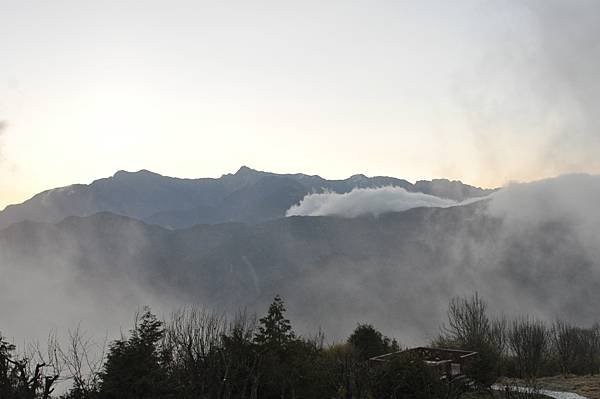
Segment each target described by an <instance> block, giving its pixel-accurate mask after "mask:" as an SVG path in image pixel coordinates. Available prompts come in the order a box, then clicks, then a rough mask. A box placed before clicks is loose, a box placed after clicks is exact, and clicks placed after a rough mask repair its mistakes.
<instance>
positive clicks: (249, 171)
mask: <svg viewBox="0 0 600 399" xmlns="http://www.w3.org/2000/svg"><path fill="white" fill-rule="evenodd" d="M253 173H258V171H257V170H254V169H252V168H249V167H247V166H246V165H242V167H241V168H239V169H238V171H237V172H235V175H236V176H243V175H249V174H253Z"/></svg>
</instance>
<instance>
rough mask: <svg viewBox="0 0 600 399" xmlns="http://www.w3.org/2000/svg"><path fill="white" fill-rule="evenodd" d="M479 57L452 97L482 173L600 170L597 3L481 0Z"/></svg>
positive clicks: (503, 176) (539, 174)
mask: <svg viewBox="0 0 600 399" xmlns="http://www.w3.org/2000/svg"><path fill="white" fill-rule="evenodd" d="M484 8H485V9H486V10H487V13H486V15H485V16H486V20H487V24H488V26H489V28H488V29H486V30H482V32H481V39H480V40H481V42H482V49H483V53H482V56H481V58H479V59H477V60H476V61H475V62H473V64H472V67H471V68H467V69H465V70H463V71H461V72H460V75H458V76H460V79H457V82H456V86H455V89H456V91H455V94H456V98H457V101H458V104H460V106H461V107H462V109H463V111H464V113H465V116H466V123H467V126H466V128H467V130H468V131H469V132H470V133H471V136H472V140H473V141H472V143H473V145H474V148H475V149H476V154H477V155H476V156H477V157H478V158H479V162H478V164H479V165H480V170H481V171H482V173H485V174H486V175H491V176H495V177H496V178H497V179H498V178H499V179H501V180H505V181H508V180H510V179H511V178H514V177H515V176H519V178H522V179H530V178H539V177H542V176H556V175H559V174H564V173H573V172H584V171H586V172H592V173H598V172H600V160H599V158H598V157H597V154H598V152H599V151H600V135H599V134H598V130H599V129H600V123H598V118H597V115H596V114H597V109H598V107H600V81H599V80H598V79H597V78H596V75H597V71H598V70H599V69H600V46H598V45H597V40H596V38H597V37H599V35H600V2H598V1H593V0H582V1H577V2H568V1H562V0H525V1H518V2H516V1H513V2H502V3H490V4H488V5H487V8H486V7H484Z"/></svg>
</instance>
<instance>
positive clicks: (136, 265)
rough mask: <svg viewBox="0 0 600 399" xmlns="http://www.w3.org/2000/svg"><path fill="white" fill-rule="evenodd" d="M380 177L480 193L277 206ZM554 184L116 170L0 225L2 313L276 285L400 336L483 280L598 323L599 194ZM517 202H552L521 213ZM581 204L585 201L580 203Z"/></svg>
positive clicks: (509, 297) (549, 311)
mask: <svg viewBox="0 0 600 399" xmlns="http://www.w3.org/2000/svg"><path fill="white" fill-rule="evenodd" d="M577 179H579V180H581V181H579V180H577ZM565 181H568V182H570V183H569V184H570V185H569V187H570V189H573V188H574V187H579V186H581V187H596V188H600V179H599V178H597V177H589V176H588V177H584V178H569V179H566V180H565ZM573 181H576V182H577V184H576V185H575V184H572V182H573ZM550 183H552V184H551V187H554V186H558V187H561V185H562V184H563V183H561V182H560V181H559V182H558V183H556V184H555V182H554V181H552V182H550ZM559 183H560V184H559ZM385 185H398V186H400V187H403V188H405V189H406V190H407V191H417V190H421V191H422V192H425V191H427V193H435V194H437V195H439V196H443V197H446V198H452V199H454V200H456V201H462V200H463V199H465V198H472V197H483V196H486V198H485V199H482V200H480V201H478V202H475V203H469V204H465V205H461V204H460V203H458V202H457V205H456V206H451V207H444V208H435V207H418V208H413V209H409V210H406V211H404V212H388V213H383V214H380V215H378V216H374V215H369V214H366V215H361V216H358V217H337V216H319V217H311V216H293V217H284V215H285V211H286V209H287V208H289V206H291V205H293V204H295V203H296V202H298V201H300V200H301V199H302V198H303V196H304V195H306V194H307V193H311V192H314V191H322V190H330V191H335V192H339V193H344V192H348V191H350V190H352V189H353V188H355V187H363V188H364V187H379V186H385ZM546 186H548V184H545V183H543V184H541V185H540V183H538V184H537V185H536V183H532V184H528V185H523V186H522V187H517V188H515V189H511V188H510V187H509V188H507V189H503V190H500V191H499V192H497V194H496V193H495V194H492V195H491V196H490V194H491V193H492V191H490V190H483V189H478V188H475V187H471V186H467V185H463V184H462V183H459V182H449V181H446V180H438V181H433V182H418V183H417V184H414V185H413V184H410V183H408V182H406V181H404V180H400V179H393V178H384V177H379V178H367V177H364V176H360V175H359V176H353V177H352V178H350V179H346V180H340V181H327V180H324V179H322V178H319V177H317V176H306V175H275V174H271V173H265V172H257V171H253V170H250V169H248V168H242V169H240V171H238V172H237V173H236V174H233V175H225V176H223V177H221V178H220V179H198V180H184V179H173V178H165V177H162V176H159V175H156V174H153V173H150V172H146V171H142V172H137V173H125V172H119V173H117V174H116V175H115V176H113V177H112V178H109V179H104V180H99V181H96V182H94V183H92V184H91V185H89V186H71V187H67V188H62V189H56V190H51V191H48V192H46V193H42V194H40V195H38V196H36V197H34V198H32V199H31V200H30V201H28V202H26V203H24V204H22V205H18V206H13V207H9V208H7V209H6V210H5V211H4V212H3V213H2V214H1V217H2V219H1V220H2V223H4V225H7V224H9V222H8V221H9V220H12V221H13V223H10V225H8V226H6V227H4V229H2V230H0V265H1V267H2V272H3V280H2V282H0V304H1V305H0V306H1V307H2V309H0V314H3V315H9V312H8V311H7V310H8V309H9V307H10V309H11V312H10V315H14V316H5V317H4V320H3V321H4V322H5V323H6V324H7V325H9V326H10V325H14V326H19V325H21V326H22V325H23V324H24V323H30V324H31V326H32V327H34V326H35V325H37V324H40V323H41V321H43V320H45V322H46V323H50V324H52V323H53V322H55V323H58V325H59V326H60V325H67V326H69V325H72V324H74V323H75V324H76V323H77V322H78V321H80V320H90V319H93V320H95V322H94V323H96V324H95V325H94V329H100V331H103V330H114V329H115V328H116V329H118V328H119V327H122V326H123V323H125V322H126V320H127V319H128V318H129V317H130V316H131V312H132V309H133V310H135V309H136V307H139V306H142V305H144V304H149V305H152V306H153V307H154V308H158V309H161V310H163V311H165V312H167V311H168V310H169V309H172V308H173V307H176V306H180V305H182V304H199V305H200V306H203V307H207V308H209V309H217V310H219V311H223V312H228V313H232V312H235V311H236V310H238V309H240V308H241V307H246V308H247V309H248V310H249V311H258V312H261V311H264V309H265V307H266V306H267V305H268V303H269V302H270V300H271V299H272V298H273V296H274V295H275V294H281V295H282V296H283V297H284V298H285V299H286V300H287V303H288V305H289V312H290V318H292V320H293V321H294V322H295V323H297V326H298V327H299V328H300V330H301V331H310V330H311V329H312V330H314V328H316V326H320V327H322V328H323V329H324V330H325V331H326V332H327V333H329V334H331V337H333V338H339V337H343V336H345V335H347V333H348V332H349V331H351V330H352V328H353V327H354V326H355V325H356V323H357V322H370V323H373V324H375V325H377V326H378V327H380V328H381V329H383V331H384V332H386V333H388V334H392V335H394V336H397V337H399V338H400V340H401V341H402V342H403V343H423V341H425V340H426V339H428V338H432V336H433V335H435V334H436V333H437V331H438V329H437V328H438V325H439V323H441V322H443V321H444V310H445V306H446V304H447V302H448V300H449V299H450V298H451V297H453V296H456V295H470V294H472V293H474V292H479V293H480V294H481V295H482V296H483V297H484V298H486V299H487V300H488V301H489V302H490V303H491V308H492V310H495V311H498V312H506V313H508V314H510V313H513V314H517V313H522V311H523V309H524V308H526V309H527V310H528V312H531V314H532V315H534V316H535V317H542V318H546V319H553V318H556V317H561V318H565V319H570V320H573V321H577V322H580V323H584V324H585V323H591V322H592V321H594V320H595V318H596V317H597V307H596V306H595V304H596V303H598V297H599V296H600V267H599V260H598V256H597V255H598V251H597V248H600V247H598V246H597V245H596V244H597V243H598V242H597V241H598V240H597V235H596V232H597V231H598V229H597V227H598V226H597V218H596V217H595V214H594V213H590V210H589V209H593V208H589V209H587V208H585V209H584V208H583V207H581V206H577V207H574V208H575V209H567V210H566V211H565V212H562V209H563V208H562V205H561V204H562V203H561V201H559V200H558V199H556V198H554V197H553V196H552V195H550V194H547V193H552V192H554V188H553V189H552V190H550V191H548V189H546ZM540 187H541V188H543V190H542V189H539V188H540ZM527 190H530V191H531V190H533V194H529V193H528V191H527ZM544 190H545V191H544ZM522 192H525V194H522ZM559 192H560V191H559ZM523 195H525V196H523ZM524 198H525V199H527V200H525V199H524ZM540 198H542V199H543V200H544V201H545V202H543V203H539V202H527V201H529V200H530V199H531V201H539V199H540ZM557 198H560V197H557ZM582 198H583V196H582ZM507 199H509V200H510V201H509V200H507ZM200 201H203V202H202V204H203V205H201V206H200V205H199V203H200ZM590 201H593V199H590ZM548 205H551V206H549V207H548ZM559 205H560V206H559ZM546 208H548V211H547V212H546V211H545V209H546ZM513 209H516V210H518V211H523V210H526V209H535V210H536V212H542V211H543V212H544V217H539V215H537V214H536V218H535V220H533V219H532V220H533V221H532V220H528V219H527V218H526V217H525V216H524V215H523V214H519V213H515V215H518V217H512V216H511V215H513V214H512V213H511V212H512V210H513ZM579 211H581V214H582V215H583V217H582V218H579V217H574V216H573V215H574V213H577V212H579ZM507 212H508V214H507ZM530 213H531V212H530ZM24 215H27V217H25V216H24ZM65 215H66V216H65ZM577 215H579V213H577ZM63 216H64V217H63ZM590 216H592V217H591V218H590ZM19 218H21V219H22V220H20V221H19V220H18V219H19ZM190 218H191V219H190ZM15 220H16V221H15ZM198 220H202V221H204V223H201V224H198V223H195V222H196V221H198ZM582 220H583V221H582ZM209 221H210V222H211V223H208V222H209ZM587 222H590V223H587ZM590 232H594V234H590ZM583 233H585V234H583ZM58 309H60V311H59V310H58ZM574 310H576V311H574ZM25 314H35V315H36V317H34V318H33V319H31V320H30V319H29V318H23V317H22V315H25ZM7 319H8V320H7ZM15 328H16V327H15ZM23 328H25V327H23ZM333 338H332V339H333Z"/></svg>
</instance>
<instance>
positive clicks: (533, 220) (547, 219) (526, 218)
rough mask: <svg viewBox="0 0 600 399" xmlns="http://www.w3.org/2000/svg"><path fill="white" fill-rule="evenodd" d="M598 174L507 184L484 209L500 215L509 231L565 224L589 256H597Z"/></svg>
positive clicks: (599, 219)
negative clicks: (569, 227)
mask: <svg viewBox="0 0 600 399" xmlns="http://www.w3.org/2000/svg"><path fill="white" fill-rule="evenodd" d="M598 198H600V176H598V175H589V174H570V175H563V176H559V177H555V178H550V179H544V180H539V181H536V182H531V183H521V184H510V185H508V186H507V187H505V188H503V189H502V190H500V191H498V192H496V193H494V194H493V195H492V196H491V201H490V202H489V205H488V208H487V211H488V212H489V214H490V215H491V216H494V217H498V218H501V219H502V220H503V223H504V225H505V227H506V229H507V232H508V234H512V233H514V232H515V231H522V230H523V229H528V228H535V227H540V226H544V225H546V226H547V225H550V224H554V225H555V226H556V225H561V224H563V225H564V224H568V225H569V226H571V231H572V235H573V236H572V237H569V238H574V239H576V240H577V241H578V242H579V243H580V244H581V245H582V246H583V248H585V249H586V250H587V251H588V252H589V253H590V255H592V256H595V257H597V256H600V242H599V239H598V238H599V237H600V212H598Z"/></svg>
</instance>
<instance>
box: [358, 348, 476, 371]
mask: <svg viewBox="0 0 600 399" xmlns="http://www.w3.org/2000/svg"><path fill="white" fill-rule="evenodd" d="M476 355H477V352H473V351H465V350H458V349H441V348H426V347H417V348H411V349H406V350H402V351H398V352H392V353H386V354H385V355H381V356H376V357H373V358H371V359H369V362H370V363H371V364H373V365H375V366H376V365H378V364H384V363H386V362H389V361H391V360H393V359H395V358H397V357H400V356H416V357H419V358H421V359H423V361H424V362H425V364H426V365H428V366H430V367H434V368H436V369H438V371H439V372H440V373H441V374H442V376H443V377H446V378H453V377H456V376H458V375H461V374H463V370H464V367H465V365H466V364H467V363H468V362H469V361H471V360H472V359H473V358H474V357H475V356H476Z"/></svg>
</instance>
